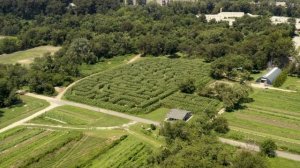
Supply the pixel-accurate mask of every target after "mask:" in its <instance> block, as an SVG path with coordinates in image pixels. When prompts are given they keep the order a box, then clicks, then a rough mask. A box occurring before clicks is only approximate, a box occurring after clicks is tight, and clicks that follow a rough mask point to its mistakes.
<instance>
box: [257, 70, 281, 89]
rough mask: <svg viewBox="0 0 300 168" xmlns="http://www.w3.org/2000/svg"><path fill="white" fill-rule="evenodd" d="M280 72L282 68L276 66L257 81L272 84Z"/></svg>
mask: <svg viewBox="0 0 300 168" xmlns="http://www.w3.org/2000/svg"><path fill="white" fill-rule="evenodd" d="M280 73H281V70H280V69H279V68H278V67H275V68H273V69H272V70H271V71H269V72H268V73H267V74H265V75H264V76H262V77H260V78H258V79H257V81H256V82H258V83H265V84H268V85H272V83H273V81H274V80H275V79H276V78H277V77H278V75H279V74H280Z"/></svg>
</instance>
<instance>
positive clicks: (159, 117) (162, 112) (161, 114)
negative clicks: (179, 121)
mask: <svg viewBox="0 0 300 168" xmlns="http://www.w3.org/2000/svg"><path fill="white" fill-rule="evenodd" d="M169 111H170V109H168V108H159V109H156V110H154V111H152V112H150V113H146V114H141V115H138V116H139V117H142V118H146V119H150V120H153V121H159V122H162V121H164V120H165V118H166V115H167V113H168V112H169Z"/></svg>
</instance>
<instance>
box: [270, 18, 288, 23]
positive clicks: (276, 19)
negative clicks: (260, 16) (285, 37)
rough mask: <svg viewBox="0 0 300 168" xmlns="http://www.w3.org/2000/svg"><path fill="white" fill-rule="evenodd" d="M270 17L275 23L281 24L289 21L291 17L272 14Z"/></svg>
mask: <svg viewBox="0 0 300 168" xmlns="http://www.w3.org/2000/svg"><path fill="white" fill-rule="evenodd" d="M270 19H271V22H272V23H273V24H281V23H288V22H289V17H284V16H272V17H271V18H270Z"/></svg>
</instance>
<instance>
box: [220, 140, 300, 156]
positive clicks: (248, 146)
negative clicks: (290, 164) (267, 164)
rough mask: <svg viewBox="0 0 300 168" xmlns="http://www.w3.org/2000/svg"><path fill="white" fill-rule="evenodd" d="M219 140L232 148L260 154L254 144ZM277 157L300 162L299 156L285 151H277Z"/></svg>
mask: <svg viewBox="0 0 300 168" xmlns="http://www.w3.org/2000/svg"><path fill="white" fill-rule="evenodd" d="M219 140H220V141H221V142H222V143H225V144H228V145H232V146H236V147H240V148H244V149H247V150H252V151H256V152H259V151H260V150H259V146H257V145H254V144H248V143H245V142H239V141H235V140H231V139H225V138H219ZM276 155H277V156H278V157H282V158H286V159H289V160H295V161H300V155H297V154H292V153H288V152H283V151H276Z"/></svg>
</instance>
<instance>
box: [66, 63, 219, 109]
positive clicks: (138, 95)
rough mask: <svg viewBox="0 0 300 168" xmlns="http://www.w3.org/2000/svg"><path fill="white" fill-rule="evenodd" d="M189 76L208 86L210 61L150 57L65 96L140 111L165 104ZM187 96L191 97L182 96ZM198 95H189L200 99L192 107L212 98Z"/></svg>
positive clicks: (90, 80) (81, 84) (206, 103)
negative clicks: (166, 99) (208, 62)
mask: <svg viewBox="0 0 300 168" xmlns="http://www.w3.org/2000/svg"><path fill="white" fill-rule="evenodd" d="M189 78H191V79H194V80H195V81H196V85H197V86H199V87H201V86H202V87H203V86H204V85H206V84H207V83H208V82H209V81H211V78H210V77H209V64H206V63H203V61H202V60H187V59H167V58H147V59H143V60H141V61H138V62H137V63H133V64H129V65H124V66H120V67H118V68H115V69H112V70H110V71H106V72H104V73H101V74H97V75H95V76H93V77H90V78H87V79H85V80H83V81H81V82H79V83H78V84H77V85H75V86H74V87H73V88H71V89H70V90H68V92H67V94H66V96H65V97H66V98H67V99H69V100H72V101H76V102H81V103H86V104H90V105H95V106H100V107H103V108H107V109H112V110H116V111H120V112H128V113H134V114H141V113H147V112H151V111H154V110H156V109H158V108H160V107H162V105H163V103H162V102H163V100H164V99H165V98H166V97H168V96H170V95H172V94H174V93H176V92H177V91H178V84H179V83H181V82H182V81H183V80H185V79H189ZM185 97H188V96H182V98H183V99H186V98H185ZM196 97H197V98H196ZM196 97H190V98H187V99H188V100H191V99H197V100H196V102H192V103H193V104H191V106H193V107H195V105H200V104H201V107H202V108H206V106H209V105H210V104H209V102H211V100H209V99H207V98H201V97H200V96H196ZM202 100H203V101H202ZM170 101H173V100H170ZM176 101H177V100H176ZM168 104H169V105H170V104H171V103H168ZM175 104H177V102H175V100H174V103H173V105H175ZM213 104H214V103H213ZM180 106H181V107H186V105H183V104H181V105H180ZM198 111H201V109H200V110H198Z"/></svg>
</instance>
